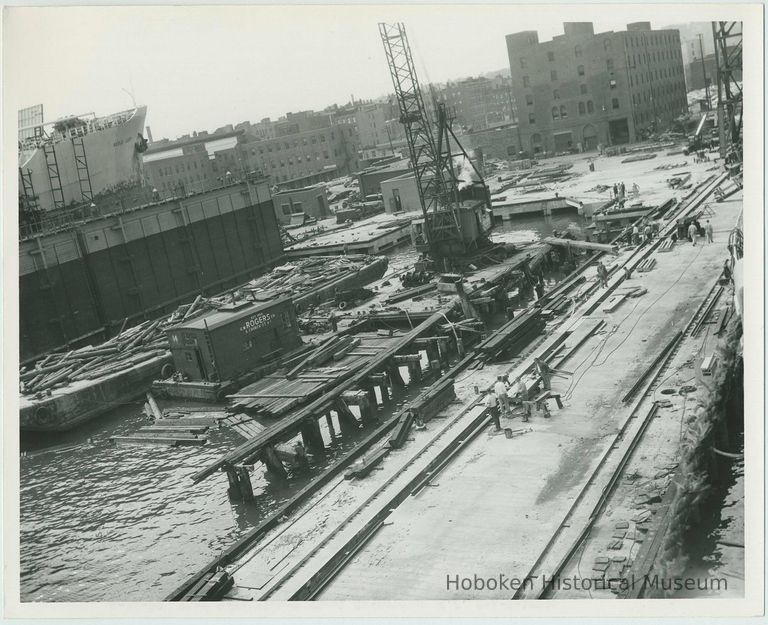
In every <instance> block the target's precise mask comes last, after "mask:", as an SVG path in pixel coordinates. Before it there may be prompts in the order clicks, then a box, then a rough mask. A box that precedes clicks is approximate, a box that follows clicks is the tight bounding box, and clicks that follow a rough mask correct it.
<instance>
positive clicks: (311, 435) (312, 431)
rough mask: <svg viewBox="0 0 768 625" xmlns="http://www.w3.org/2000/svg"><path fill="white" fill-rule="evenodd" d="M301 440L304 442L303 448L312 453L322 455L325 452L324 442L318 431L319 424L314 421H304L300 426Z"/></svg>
mask: <svg viewBox="0 0 768 625" xmlns="http://www.w3.org/2000/svg"><path fill="white" fill-rule="evenodd" d="M301 439H302V440H303V441H304V447H306V448H307V449H309V450H310V451H312V452H314V453H323V452H324V451H325V441H323V434H322V432H321V431H320V423H319V422H318V421H317V420H316V419H310V420H309V421H305V422H304V423H303V424H302V425H301Z"/></svg>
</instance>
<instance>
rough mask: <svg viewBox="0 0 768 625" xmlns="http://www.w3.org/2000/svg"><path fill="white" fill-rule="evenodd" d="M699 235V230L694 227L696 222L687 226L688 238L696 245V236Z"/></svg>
mask: <svg viewBox="0 0 768 625" xmlns="http://www.w3.org/2000/svg"><path fill="white" fill-rule="evenodd" d="M697 236H699V231H698V230H697V228H696V224H694V223H692V224H691V225H690V226H688V240H689V241H690V242H691V243H693V244H694V245H696V237H697Z"/></svg>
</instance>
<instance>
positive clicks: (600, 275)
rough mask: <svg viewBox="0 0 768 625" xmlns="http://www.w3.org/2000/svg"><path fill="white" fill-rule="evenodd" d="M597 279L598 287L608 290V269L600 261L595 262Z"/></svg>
mask: <svg viewBox="0 0 768 625" xmlns="http://www.w3.org/2000/svg"><path fill="white" fill-rule="evenodd" d="M597 279H598V280H600V286H602V287H605V288H608V269H606V268H605V265H603V261H600V260H599V261H597Z"/></svg>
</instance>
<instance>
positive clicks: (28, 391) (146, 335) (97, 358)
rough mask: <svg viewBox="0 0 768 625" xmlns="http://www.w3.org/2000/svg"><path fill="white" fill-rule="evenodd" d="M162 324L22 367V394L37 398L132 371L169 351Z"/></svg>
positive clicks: (136, 328) (143, 326)
mask: <svg viewBox="0 0 768 625" xmlns="http://www.w3.org/2000/svg"><path fill="white" fill-rule="evenodd" d="M164 330H165V328H164V325H163V321H162V320H158V321H145V322H144V323H142V324H140V325H137V326H134V327H133V328H129V329H128V330H125V331H123V332H121V333H120V334H118V335H117V336H115V337H113V338H111V339H110V340H108V341H106V342H104V343H102V344H100V345H97V346H93V345H88V346H87V347H81V348H80V349H75V350H71V351H68V352H66V353H65V352H54V353H51V354H48V356H46V357H45V358H43V359H42V360H40V361H38V362H37V364H36V365H35V367H33V368H31V369H26V368H24V367H22V369H21V372H20V376H19V378H20V380H21V383H22V388H21V393H22V394H24V395H34V394H37V393H40V392H43V391H47V390H50V389H54V388H58V387H62V386H66V385H68V384H70V383H72V382H78V381H81V380H96V379H98V378H101V377H104V376H106V375H111V374H114V373H118V372H120V371H125V370H126V369H130V368H131V367H134V366H136V365H138V364H140V363H142V362H144V361H146V360H149V359H151V358H155V357H157V356H161V355H163V354H165V353H167V351H168V341H167V339H166V337H165V331H164Z"/></svg>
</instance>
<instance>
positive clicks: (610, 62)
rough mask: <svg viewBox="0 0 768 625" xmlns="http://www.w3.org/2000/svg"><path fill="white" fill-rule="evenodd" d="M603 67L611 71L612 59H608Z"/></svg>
mask: <svg viewBox="0 0 768 625" xmlns="http://www.w3.org/2000/svg"><path fill="white" fill-rule="evenodd" d="M605 67H606V68H607V69H608V71H609V72H612V71H613V59H608V60H607V61H606V62H605Z"/></svg>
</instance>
